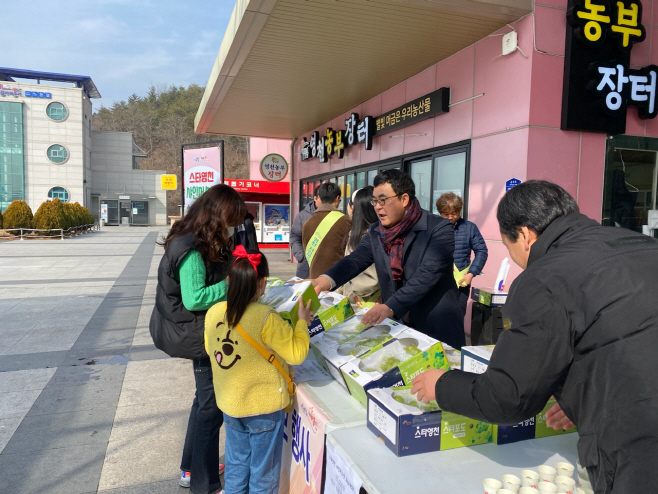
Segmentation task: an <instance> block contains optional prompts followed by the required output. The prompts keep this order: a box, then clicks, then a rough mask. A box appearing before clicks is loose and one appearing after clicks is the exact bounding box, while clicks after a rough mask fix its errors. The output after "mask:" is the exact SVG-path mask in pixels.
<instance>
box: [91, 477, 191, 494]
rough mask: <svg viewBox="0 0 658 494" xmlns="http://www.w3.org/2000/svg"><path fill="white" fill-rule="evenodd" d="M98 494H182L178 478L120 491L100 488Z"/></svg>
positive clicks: (134, 486) (124, 488)
mask: <svg viewBox="0 0 658 494" xmlns="http://www.w3.org/2000/svg"><path fill="white" fill-rule="evenodd" d="M98 492H102V493H103V494H181V487H180V486H179V485H178V478H176V479H173V480H164V481H162V482H150V483H146V484H139V485H133V486H130V487H122V488H120V489H108V490H105V489H104V488H101V487H99V489H98Z"/></svg>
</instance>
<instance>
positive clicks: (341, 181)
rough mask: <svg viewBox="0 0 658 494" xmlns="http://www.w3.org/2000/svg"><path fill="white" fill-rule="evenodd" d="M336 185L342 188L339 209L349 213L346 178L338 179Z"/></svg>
mask: <svg viewBox="0 0 658 494" xmlns="http://www.w3.org/2000/svg"><path fill="white" fill-rule="evenodd" d="M336 185H338V187H340V204H338V209H339V210H341V211H342V212H343V213H345V212H346V211H347V209H346V208H347V201H346V200H345V197H346V196H347V194H346V193H345V177H344V176H343V175H341V176H340V177H338V178H337V179H336Z"/></svg>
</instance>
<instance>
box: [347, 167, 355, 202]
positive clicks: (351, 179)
mask: <svg viewBox="0 0 658 494" xmlns="http://www.w3.org/2000/svg"><path fill="white" fill-rule="evenodd" d="M345 186H346V187H347V189H346V191H345V196H346V197H347V202H349V201H350V199H351V198H352V194H353V193H354V191H355V190H357V189H355V188H354V173H350V174H349V175H347V176H346V177H345ZM345 207H347V206H345Z"/></svg>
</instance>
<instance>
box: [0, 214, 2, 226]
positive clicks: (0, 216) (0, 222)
mask: <svg viewBox="0 0 658 494" xmlns="http://www.w3.org/2000/svg"><path fill="white" fill-rule="evenodd" d="M0 228H2V211H0Z"/></svg>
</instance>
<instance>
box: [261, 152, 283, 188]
mask: <svg viewBox="0 0 658 494" xmlns="http://www.w3.org/2000/svg"><path fill="white" fill-rule="evenodd" d="M260 174H261V175H262V176H263V178H264V179H265V180H268V181H270V182H280V181H281V180H283V179H284V178H286V176H287V175H288V162H287V161H286V159H285V158H284V157H283V156H281V155H280V154H268V155H267V156H265V157H264V158H263V159H262V160H261V162H260Z"/></svg>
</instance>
